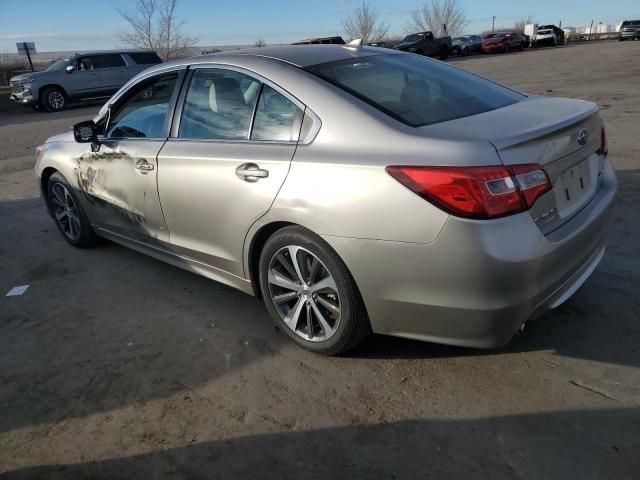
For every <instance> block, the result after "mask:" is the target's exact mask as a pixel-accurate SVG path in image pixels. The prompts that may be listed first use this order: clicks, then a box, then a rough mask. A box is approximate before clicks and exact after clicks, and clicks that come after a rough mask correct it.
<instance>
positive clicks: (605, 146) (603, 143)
mask: <svg viewBox="0 0 640 480" xmlns="http://www.w3.org/2000/svg"><path fill="white" fill-rule="evenodd" d="M608 153H609V142H608V141H607V128H606V127H605V126H604V122H602V130H601V133H600V149H599V150H598V154H599V155H607V154H608Z"/></svg>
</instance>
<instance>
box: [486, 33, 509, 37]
mask: <svg viewBox="0 0 640 480" xmlns="http://www.w3.org/2000/svg"><path fill="white" fill-rule="evenodd" d="M506 36H507V34H506V33H490V34H489V35H487V36H486V37H484V38H504V37H506Z"/></svg>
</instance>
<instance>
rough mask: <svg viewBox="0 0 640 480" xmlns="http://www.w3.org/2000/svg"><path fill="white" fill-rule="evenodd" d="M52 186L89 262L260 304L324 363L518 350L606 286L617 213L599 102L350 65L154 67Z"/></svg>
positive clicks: (59, 213)
mask: <svg viewBox="0 0 640 480" xmlns="http://www.w3.org/2000/svg"><path fill="white" fill-rule="evenodd" d="M35 169H36V174H37V176H38V179H39V182H40V185H41V188H42V193H43V197H44V199H45V202H46V206H47V208H48V211H49V212H50V214H51V215H52V217H53V219H54V220H55V222H56V224H57V226H58V228H59V230H60V232H61V234H62V236H63V237H64V238H65V239H66V240H67V241H68V242H69V243H70V244H72V245H74V246H76V247H81V248H83V247H89V246H92V245H94V243H95V241H96V238H97V237H98V236H100V237H105V238H108V239H110V240H113V241H115V242H118V243H121V244H123V245H126V246H128V247H131V248H133V249H135V250H138V251H140V252H143V253H146V254H148V255H151V256H153V257H156V258H158V259H161V260H164V261H166V262H168V263H171V264H173V265H176V266H178V267H181V268H185V269H187V270H190V271H192V272H195V273H198V274H200V275H204V276H206V277H208V278H211V279H213V280H215V281H218V282H221V283H224V284H227V285H230V286H232V287H235V288H238V289H240V290H242V291H244V292H246V293H248V294H250V295H256V296H258V297H260V298H262V299H264V302H265V304H266V307H267V309H268V311H269V313H270V315H271V317H272V318H273V320H274V322H275V323H276V324H277V325H278V326H279V327H280V328H281V330H282V331H284V332H285V333H286V334H287V335H288V336H289V337H290V338H291V339H293V340H294V341H295V342H297V343H298V344H299V345H301V346H303V347H305V348H307V349H309V350H312V351H314V352H319V353H324V354H338V353H341V352H345V351H347V350H349V349H350V348H352V347H354V346H355V345H356V344H357V343H358V342H359V341H361V340H362V339H363V338H364V337H365V336H366V335H367V334H368V333H370V332H371V331H373V332H376V333H381V334H387V335H395V336H400V337H408V338H413V339H420V340H428V341H433V342H440V343H445V344H452V345H462V346H469V347H496V346H500V345H504V344H505V343H507V342H508V341H509V340H510V339H511V337H512V336H513V335H514V334H515V333H516V332H517V331H518V330H519V329H520V328H521V327H522V326H523V325H524V323H525V322H526V321H527V320H529V319H531V318H533V317H536V316H539V315H541V314H542V313H544V312H545V311H547V310H548V309H551V308H554V307H556V306H558V305H560V304H561V303H562V302H564V301H565V300H566V299H567V298H569V297H570V296H571V295H572V294H573V293H574V292H575V291H576V290H577V289H578V288H579V287H580V286H581V285H582V284H583V283H584V282H585V280H586V279H587V278H588V277H589V275H590V274H591V273H592V272H593V270H594V269H595V268H596V267H597V265H598V263H599V262H600V260H601V259H602V256H603V254H604V250H605V236H606V233H607V229H608V224H609V221H610V218H611V208H612V204H613V199H614V195H615V192H616V178H615V174H614V172H613V170H612V167H611V164H610V162H609V160H608V157H607V139H606V132H605V129H604V126H603V124H602V121H601V119H600V117H599V116H598V108H597V106H596V105H594V104H593V103H590V102H585V101H578V100H568V99H560V98H545V97H538V96H530V95H526V94H523V93H521V92H517V91H514V90H511V89H509V88H506V87H503V86H501V85H498V84H496V83H493V82H491V81H489V80H486V79H484V78H481V77H478V76H475V75H472V74H470V73H467V72H465V71H463V70H461V69H458V68H455V67H453V66H449V65H446V64H444V63H441V62H438V61H435V60H430V59H426V58H424V57H421V56H418V55H414V54H410V53H403V52H398V51H392V50H381V49H379V48H368V47H356V46H349V45H347V46H337V45H301V46H288V47H267V48H260V49H255V50H245V51H238V52H233V53H224V54H214V55H208V56H201V57H196V58H190V59H183V60H178V61H174V62H172V63H167V64H162V65H158V66H156V67H152V68H151V69H148V70H146V71H145V72H143V73H142V74H140V75H138V76H137V77H135V78H134V79H133V80H131V81H130V82H129V83H128V84H126V85H125V86H124V87H123V88H122V89H121V90H120V91H119V92H118V93H116V94H115V96H114V97H113V98H111V100H110V101H109V102H108V103H107V104H106V105H105V106H104V107H103V108H102V109H101V110H100V113H99V114H98V116H97V117H96V118H94V119H93V120H91V121H87V122H82V123H79V124H77V125H76V126H75V127H74V130H73V133H72V132H69V133H66V134H61V135H58V136H55V137H52V138H50V139H48V140H47V142H46V143H45V144H44V145H42V146H41V147H39V148H38V150H37V163H36V167H35Z"/></svg>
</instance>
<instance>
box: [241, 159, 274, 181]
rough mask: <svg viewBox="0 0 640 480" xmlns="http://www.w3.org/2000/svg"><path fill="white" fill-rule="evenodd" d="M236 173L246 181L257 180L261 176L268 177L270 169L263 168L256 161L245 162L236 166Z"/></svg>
mask: <svg viewBox="0 0 640 480" xmlns="http://www.w3.org/2000/svg"><path fill="white" fill-rule="evenodd" d="M236 175H237V176H238V177H240V178H241V179H242V180H244V181H245V182H252V183H253V182H257V181H258V180H260V179H261V178H267V177H268V176H269V171H268V170H263V169H261V168H260V167H259V166H258V165H256V164H255V163H243V164H242V165H240V166H239V167H238V168H236Z"/></svg>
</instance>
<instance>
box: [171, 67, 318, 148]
mask: <svg viewBox="0 0 640 480" xmlns="http://www.w3.org/2000/svg"><path fill="white" fill-rule="evenodd" d="M188 68H189V74H188V75H187V76H185V80H184V82H183V85H182V91H181V92H180V96H179V98H178V102H177V104H176V106H175V114H174V117H173V124H172V125H171V131H170V133H169V138H168V140H178V141H182V142H208V143H239V144H254V145H262V144H267V145H292V144H298V145H307V144H309V143H311V142H312V141H313V139H314V138H315V136H316V135H317V133H318V132H319V131H320V127H321V126H322V122H321V121H320V118H319V117H318V116H317V115H316V114H315V113H314V112H313V111H312V110H311V109H310V108H309V107H307V106H306V105H305V104H304V103H303V102H301V101H300V100H299V99H298V98H296V97H295V96H294V95H292V94H291V93H289V92H288V91H286V90H285V89H283V88H282V87H280V86H279V85H278V84H276V83H274V82H272V81H271V80H269V79H268V78H266V77H263V76H262V75H260V74H259V73H256V72H254V71H252V70H249V69H247V68H243V67H236V66H235V65H227V64H223V63H196V64H191V65H189V66H188ZM198 69H204V70H212V69H219V70H230V71H234V72H238V73H241V74H243V75H247V76H249V77H251V78H253V79H255V80H257V81H258V82H260V83H261V84H262V85H267V86H269V87H271V88H273V89H274V90H275V91H276V92H278V93H279V94H280V95H282V96H283V97H285V98H286V99H287V100H289V101H290V102H292V103H293V104H294V105H295V106H296V107H298V109H299V111H300V112H301V113H302V115H300V116H299V120H298V119H297V118H296V121H295V122H294V127H293V128H292V131H296V130H297V132H298V135H297V136H296V137H297V138H296V137H294V138H293V139H292V140H288V141H284V140H251V139H248V138H247V139H238V140H232V139H204V138H202V139H201V138H180V137H178V132H179V129H180V121H181V119H182V110H183V108H184V101H185V98H186V93H187V90H188V89H189V85H190V83H191V77H192V76H193V73H192V72H195V71H196V70H198ZM259 93H262V86H261V87H260V92H259ZM259 101H260V96H259V95H258V98H256V106H255V109H254V112H253V116H252V118H251V130H250V132H249V135H250V134H251V131H252V130H253V122H254V119H255V113H256V112H255V110H256V109H257V105H258V102H259ZM305 114H308V115H309V117H310V118H311V119H312V121H313V125H312V128H311V129H310V130H309V134H307V135H305V138H304V139H302V138H300V131H301V128H302V123H303V122H302V120H303V118H304V115H305Z"/></svg>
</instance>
